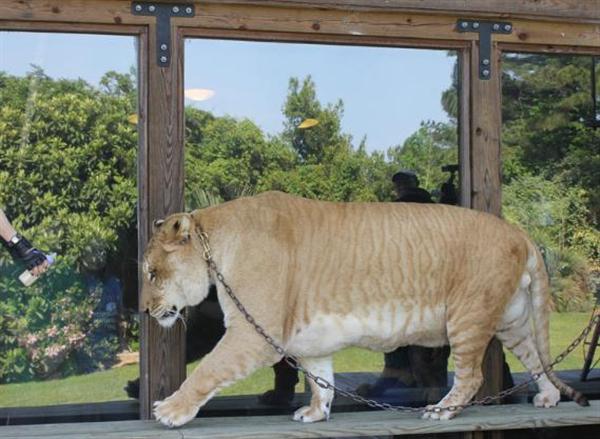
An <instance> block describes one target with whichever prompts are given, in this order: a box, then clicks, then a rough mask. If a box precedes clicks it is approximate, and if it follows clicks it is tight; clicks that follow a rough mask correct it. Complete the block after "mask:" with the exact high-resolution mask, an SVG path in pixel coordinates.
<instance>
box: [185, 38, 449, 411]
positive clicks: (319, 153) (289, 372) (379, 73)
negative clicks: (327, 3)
mask: <svg viewBox="0 0 600 439" xmlns="http://www.w3.org/2000/svg"><path fill="white" fill-rule="evenodd" d="M207 59H210V60H211V62H210V63H207V62H204V61H203V60H207ZM456 66H457V54H456V53H455V52H446V51H434V50H411V49H396V48H376V47H353V46H328V45H308V44H289V43H261V42H242V41H219V40H203V39H194V40H187V41H186V66H185V69H186V70H185V97H186V101H185V103H186V106H185V116H186V143H185V147H186V152H185V173H186V177H185V195H186V209H187V210H188V211H189V210H193V209H198V208H204V207H207V206H210V205H216V204H219V203H222V202H226V201H229V200H233V199H235V198H238V197H241V196H251V195H256V194H259V193H261V192H264V191H268V190H279V191H283V192H287V193H289V194H295V195H300V196H303V197H306V198H310V199H319V200H328V201H344V202H349V201H365V202H366V201H368V202H378V201H382V202H383V201H413V202H425V203H426V202H429V203H448V204H460V200H459V199H458V195H457V193H458V192H459V191H458V188H459V180H458V177H459V176H458V140H457V114H458V92H457V73H456V69H457V67H456ZM400 171H403V172H400ZM394 176H395V179H394V180H395V181H396V184H395V183H394V181H393V178H392V177H394ZM222 321H223V314H222V311H221V309H220V307H219V303H218V300H217V296H216V294H215V292H214V291H213V292H212V293H211V294H210V295H209V297H208V298H207V300H206V301H205V302H203V303H202V304H200V305H199V306H198V307H196V309H195V310H193V311H192V313H191V314H190V316H189V318H188V343H189V342H192V343H196V344H198V343H199V341H201V346H198V347H197V348H193V349H191V350H190V349H188V361H190V362H191V361H193V363H191V364H190V365H189V368H188V372H191V370H192V369H193V368H195V367H196V366H197V365H198V362H197V359H198V358H200V357H203V356H204V355H206V354H207V353H208V352H210V350H211V349H212V348H213V347H214V346H215V344H216V342H217V341H218V340H219V339H220V337H221V336H222V334H223V331H224V328H223V325H222ZM192 325H197V329H194V330H191V327H192ZM198 334H201V336H200V337H198ZM410 356H412V357H411V358H412V359H410V358H409V357H410ZM447 358H448V349H447V348H440V349H425V350H423V348H418V347H411V348H401V349H400V350H399V351H398V352H395V353H392V354H388V355H385V356H384V354H383V353H377V352H371V351H368V350H365V349H359V348H355V347H350V348H348V349H344V350H343V351H340V352H338V353H336V354H335V356H334V369H335V374H336V375H335V380H336V382H337V383H338V384H339V385H341V386H342V387H343V388H345V389H347V390H352V391H355V390H358V391H359V392H360V393H362V394H363V395H367V396H369V397H373V398H377V399H380V400H382V401H386V402H395V403H401V404H423V403H424V402H425V401H435V402H437V400H438V399H439V398H440V397H441V396H442V395H443V393H444V388H445V387H446V386H447V384H448V383H447ZM419 362H420V363H419ZM417 364H419V365H417ZM423 364H427V366H425V367H423ZM382 372H383V373H382ZM423 382H425V383H426V384H425V385H426V386H427V388H426V389H424V388H423V387H422V386H423V384H420V383H423ZM306 391H307V389H306V386H305V382H304V380H303V378H302V376H301V375H300V376H299V375H298V373H297V372H296V371H295V370H294V369H292V368H291V367H289V366H288V365H287V363H285V362H281V363H278V364H276V365H275V366H274V367H273V368H266V369H261V370H259V371H257V372H255V373H254V374H253V375H251V376H250V377H249V378H247V379H245V380H241V381H238V382H236V383H234V384H233V385H231V386H230V387H227V388H225V389H224V390H222V391H221V392H220V393H219V394H220V395H221V396H224V397H227V396H231V395H248V396H247V398H245V399H244V398H242V399H240V397H238V398H237V399H231V401H230V404H231V408H232V409H235V408H239V407H237V405H239V404H238V403H239V401H245V407H254V408H258V409H262V410H264V409H265V407H275V408H282V409H283V410H284V411H289V410H290V408H297V407H298V406H300V405H303V404H305V403H306V400H307V398H308V393H306ZM250 395H251V396H250ZM257 396H258V398H257ZM335 405H336V406H337V407H338V408H339V409H342V408H344V407H345V408H349V407H350V406H352V405H353V404H352V402H350V401H340V400H336V402H335Z"/></svg>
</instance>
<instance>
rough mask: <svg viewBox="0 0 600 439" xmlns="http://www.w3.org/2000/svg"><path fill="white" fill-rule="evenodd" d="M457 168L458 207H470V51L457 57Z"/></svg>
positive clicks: (462, 52)
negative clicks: (458, 177) (458, 176)
mask: <svg viewBox="0 0 600 439" xmlns="http://www.w3.org/2000/svg"><path fill="white" fill-rule="evenodd" d="M458 67H459V72H458V74H459V78H460V79H459V85H458V87H459V94H458V166H459V175H460V179H459V182H460V188H459V193H460V205H461V206H464V207H471V205H472V200H471V192H472V187H471V124H470V117H469V115H470V114H471V51H470V50H468V49H465V50H461V51H460V52H459V55H458Z"/></svg>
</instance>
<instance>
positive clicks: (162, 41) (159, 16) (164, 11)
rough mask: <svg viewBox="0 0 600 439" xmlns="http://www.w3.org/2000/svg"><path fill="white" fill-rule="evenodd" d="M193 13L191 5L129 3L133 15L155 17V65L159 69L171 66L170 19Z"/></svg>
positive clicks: (190, 15)
mask: <svg viewBox="0 0 600 439" xmlns="http://www.w3.org/2000/svg"><path fill="white" fill-rule="evenodd" d="M195 12H196V11H195V8H194V5H193V4H191V3H183V4H174V3H154V2H152V3H150V2H133V3H131V13H132V14H133V15H146V16H155V17H156V63H157V64H158V66H159V67H168V66H169V65H170V64H171V17H193V16H194V15H195Z"/></svg>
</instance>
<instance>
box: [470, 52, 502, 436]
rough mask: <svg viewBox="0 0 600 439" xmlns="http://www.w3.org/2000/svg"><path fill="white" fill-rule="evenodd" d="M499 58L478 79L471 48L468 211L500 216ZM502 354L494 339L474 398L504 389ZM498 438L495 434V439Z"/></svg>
mask: <svg viewBox="0 0 600 439" xmlns="http://www.w3.org/2000/svg"><path fill="white" fill-rule="evenodd" d="M501 55H502V52H501V51H500V49H499V48H498V44H496V43H494V44H492V53H491V57H490V58H491V65H490V67H491V68H490V71H491V76H490V79H489V80H480V79H479V45H478V44H477V43H473V45H472V48H471V78H470V79H471V120H470V136H471V154H470V160H471V162H470V164H471V188H472V192H471V207H472V208H474V209H477V210H481V211H484V212H488V213H492V214H494V215H498V216H499V215H500V214H501V209H502V201H501V161H500V131H501V126H502V116H501V77H502V75H501V73H502V72H501V70H500V69H501V64H500V60H501ZM503 363H504V353H503V351H502V344H501V343H500V342H499V341H498V340H497V339H496V338H493V339H492V341H491V342H490V344H489V346H488V348H487V351H486V354H485V357H484V360H483V366H482V369H483V377H484V382H483V384H482V386H481V389H480V390H479V392H478V394H477V395H476V398H477V399H479V398H482V397H484V396H490V395H495V394H497V393H498V392H500V391H501V390H502V388H503ZM483 437H484V436H483V433H478V432H476V433H472V438H473V439H483ZM499 437H501V434H500V433H494V439H498V438H499Z"/></svg>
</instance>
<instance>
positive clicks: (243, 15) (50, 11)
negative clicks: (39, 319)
mask: <svg viewBox="0 0 600 439" xmlns="http://www.w3.org/2000/svg"><path fill="white" fill-rule="evenodd" d="M196 3H197V7H196V16H195V17H193V18H176V19H173V23H174V24H177V25H179V26H186V27H190V28H203V29H214V30H217V29H220V30H232V31H243V32H248V34H249V35H250V34H251V33H252V32H287V33H295V34H303V35H302V36H301V38H302V39H303V40H307V39H310V38H311V37H314V38H315V39H318V38H319V36H321V35H344V36H347V37H352V38H354V41H355V44H361V38H363V37H387V38H413V39H428V40H444V41H473V40H476V39H477V35H476V34H474V33H458V32H456V31H455V26H456V20H457V15H456V14H450V13H447V12H443V11H439V12H436V13H435V14H434V13H431V12H430V13H424V12H418V11H417V12H410V11H407V10H404V9H400V8H389V9H382V8H379V9H377V10H341V9H319V8H314V7H305V8H299V7H297V6H298V5H296V7H288V8H282V7H273V4H276V3H277V2H273V3H271V2H269V3H266V2H253V3H260V4H258V5H256V4H249V3H248V2H244V3H243V4H237V3H240V2H225V1H221V2H212V3H205V2H196ZM263 3H266V4H268V5H269V6H264V5H263ZM308 3H310V2H308ZM310 4H312V3H310ZM290 6H293V4H291V3H290ZM130 8H131V2H130V1H125V0H87V1H83V0H60V1H58V0H28V1H24V0H5V1H4V2H1V3H0V17H2V19H3V20H5V22H15V21H20V22H61V23H65V24H67V23H78V24H79V25H82V24H118V25H148V24H150V23H154V21H155V18H154V17H147V16H134V15H132V14H131V11H130ZM495 16H496V17H500V18H505V17H504V16H503V15H502V14H496V15H495ZM512 21H513V26H514V32H513V33H512V34H511V35H497V36H495V38H496V39H497V40H498V41H502V42H507V43H509V42H512V43H527V44H531V45H536V44H544V45H555V46H581V47H600V25H599V24H598V22H597V21H596V22H594V23H580V22H579V21H574V22H542V21H530V20H523V19H515V20H512ZM2 23H3V22H2V21H0V27H1V26H2ZM65 27H67V26H65ZM67 28H68V27H67Z"/></svg>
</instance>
